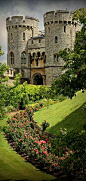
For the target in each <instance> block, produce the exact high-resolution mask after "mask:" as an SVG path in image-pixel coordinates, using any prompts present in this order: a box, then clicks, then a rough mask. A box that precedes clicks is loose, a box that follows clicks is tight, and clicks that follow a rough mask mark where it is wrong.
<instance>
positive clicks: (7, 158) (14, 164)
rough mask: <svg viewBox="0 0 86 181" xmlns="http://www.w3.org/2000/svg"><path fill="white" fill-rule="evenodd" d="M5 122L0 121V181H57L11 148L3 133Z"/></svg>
mask: <svg viewBox="0 0 86 181" xmlns="http://www.w3.org/2000/svg"><path fill="white" fill-rule="evenodd" d="M5 122H6V119H4V120H0V180H21V181H22V180H29V181H42V180H55V177H53V176H51V175H49V174H46V173H43V172H41V171H40V170H38V169H37V168H36V167H34V166H33V165H31V164H30V163H29V162H26V161H25V160H24V159H23V158H22V157H21V156H20V155H19V154H17V153H16V152H15V151H14V150H13V149H12V148H11V147H10V146H9V144H8V142H7V140H6V138H5V136H4V132H3V131H2V128H3V126H4V124H5ZM58 181H59V180H58Z"/></svg>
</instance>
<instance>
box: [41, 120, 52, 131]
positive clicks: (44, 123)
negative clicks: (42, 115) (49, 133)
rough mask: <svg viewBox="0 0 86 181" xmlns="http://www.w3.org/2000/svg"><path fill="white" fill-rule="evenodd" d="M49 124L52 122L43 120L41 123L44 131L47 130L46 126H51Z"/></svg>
mask: <svg viewBox="0 0 86 181" xmlns="http://www.w3.org/2000/svg"><path fill="white" fill-rule="evenodd" d="M49 125H50V124H49V123H48V122H47V121H46V120H44V121H43V122H42V124H41V127H42V131H45V130H46V128H47V127H49Z"/></svg>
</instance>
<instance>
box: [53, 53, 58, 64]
mask: <svg viewBox="0 0 86 181" xmlns="http://www.w3.org/2000/svg"><path fill="white" fill-rule="evenodd" d="M58 60H59V56H58V54H54V62H58Z"/></svg>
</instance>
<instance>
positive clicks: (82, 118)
mask: <svg viewBox="0 0 86 181" xmlns="http://www.w3.org/2000/svg"><path fill="white" fill-rule="evenodd" d="M85 102H86V92H85V93H84V94H83V93H81V92H78V93H77V96H76V97H73V99H72V100H71V99H66V100H64V101H63V102H60V103H56V104H54V105H51V106H50V107H49V109H47V108H43V109H41V110H39V111H38V112H36V113H35V114H34V120H35V121H37V123H38V125H40V124H41V122H42V121H43V120H47V121H48V122H49V123H50V127H49V128H47V130H48V131H50V132H52V133H54V134H58V133H59V129H60V128H67V129H68V130H72V129H77V130H80V129H82V124H83V123H86V111H85V110H84V109H83V104H84V103H85Z"/></svg>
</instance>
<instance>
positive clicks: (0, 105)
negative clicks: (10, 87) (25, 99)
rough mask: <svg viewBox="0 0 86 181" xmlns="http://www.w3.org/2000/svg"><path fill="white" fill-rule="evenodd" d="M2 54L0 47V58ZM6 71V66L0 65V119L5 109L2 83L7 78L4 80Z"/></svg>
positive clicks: (4, 87)
mask: <svg viewBox="0 0 86 181" xmlns="http://www.w3.org/2000/svg"><path fill="white" fill-rule="evenodd" d="M3 54H4V53H3V52H2V49H1V46H0V56H1V55H3ZM6 70H8V66H6V64H2V63H0V118H2V117H3V115H4V113H5V110H4V107H5V97H6V94H7V91H6V85H5V84H4V83H5V82H6V81H7V80H8V77H5V78H4V72H5V71H6Z"/></svg>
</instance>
